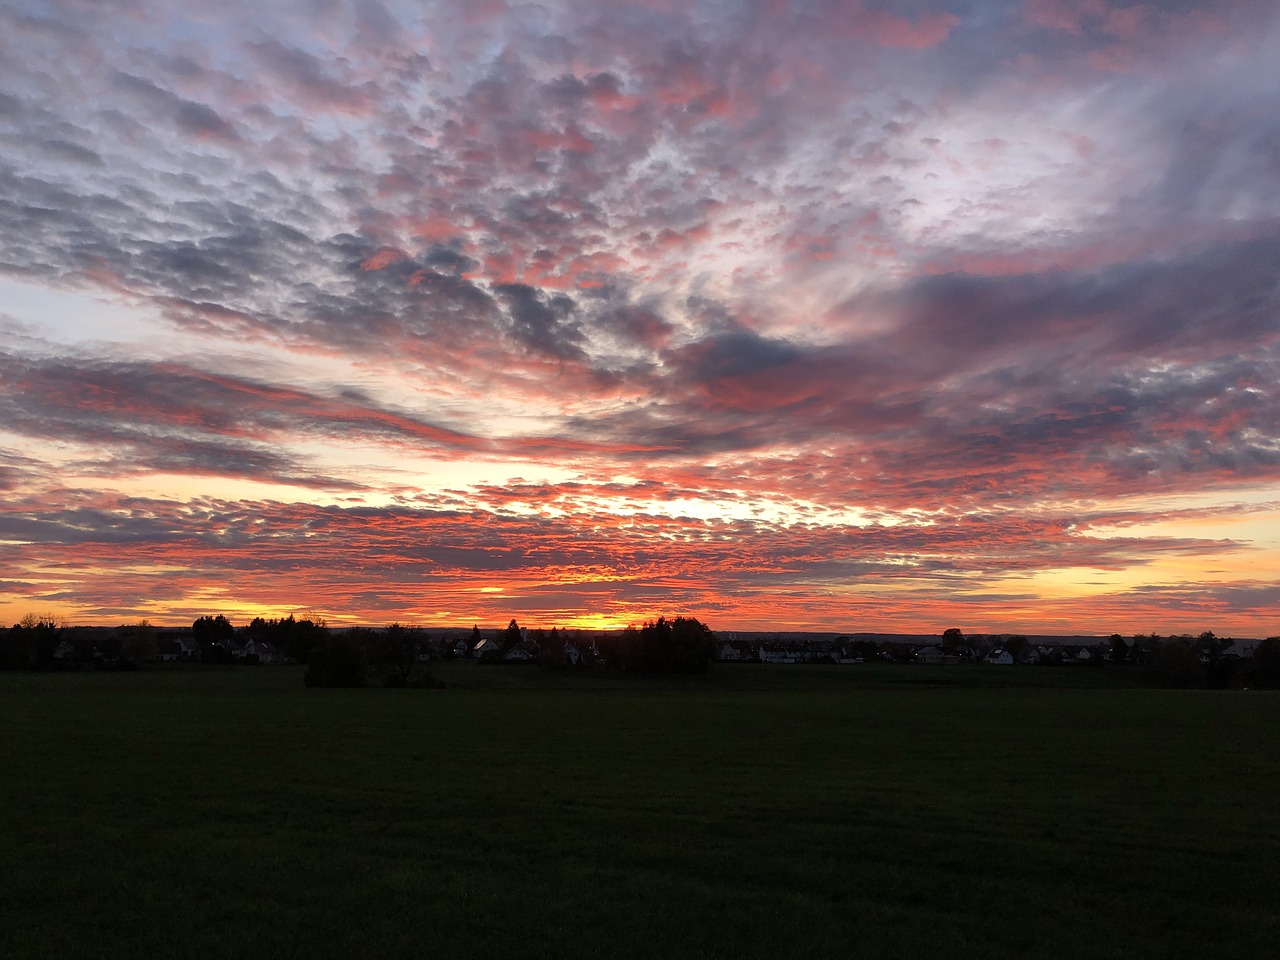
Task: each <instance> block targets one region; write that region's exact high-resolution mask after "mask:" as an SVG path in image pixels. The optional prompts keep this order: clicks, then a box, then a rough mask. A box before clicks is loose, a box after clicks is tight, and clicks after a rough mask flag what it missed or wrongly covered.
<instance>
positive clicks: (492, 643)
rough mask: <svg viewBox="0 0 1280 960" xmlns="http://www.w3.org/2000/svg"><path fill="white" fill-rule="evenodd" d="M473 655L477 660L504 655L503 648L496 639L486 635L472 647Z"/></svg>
mask: <svg viewBox="0 0 1280 960" xmlns="http://www.w3.org/2000/svg"><path fill="white" fill-rule="evenodd" d="M471 656H472V657H474V658H475V659H476V660H489V659H493V658H496V657H500V656H502V648H501V647H500V646H498V642H497V641H496V640H490V639H489V638H488V637H485V638H484V639H483V640H481V641H479V642H478V643H477V644H476V645H475V646H474V647H472V648H471Z"/></svg>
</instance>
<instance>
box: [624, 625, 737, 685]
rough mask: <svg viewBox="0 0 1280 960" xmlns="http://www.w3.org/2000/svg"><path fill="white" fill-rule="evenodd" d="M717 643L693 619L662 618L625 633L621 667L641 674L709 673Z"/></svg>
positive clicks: (711, 634) (706, 630)
mask: <svg viewBox="0 0 1280 960" xmlns="http://www.w3.org/2000/svg"><path fill="white" fill-rule="evenodd" d="M715 640H716V638H715V634H713V633H712V632H711V630H710V629H709V628H708V627H707V626H706V625H705V624H703V623H701V622H700V621H699V620H697V619H695V618H694V617H676V618H675V619H674V620H668V619H667V618H666V617H659V618H658V619H657V620H654V621H651V622H649V623H646V624H645V625H644V626H642V627H640V629H638V630H637V629H636V628H635V627H629V628H628V629H627V630H626V631H625V632H624V633H623V635H622V640H621V643H620V644H619V650H618V655H619V665H620V666H621V667H622V668H623V669H624V670H631V671H636V672H640V673H706V672H707V669H708V667H710V665H711V661H712V659H713V658H714V656H715Z"/></svg>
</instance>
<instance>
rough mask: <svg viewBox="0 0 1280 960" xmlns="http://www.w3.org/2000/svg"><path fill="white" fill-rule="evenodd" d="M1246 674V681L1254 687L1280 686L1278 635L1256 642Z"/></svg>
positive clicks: (1279, 645)
mask: <svg viewBox="0 0 1280 960" xmlns="http://www.w3.org/2000/svg"><path fill="white" fill-rule="evenodd" d="M1246 676H1247V678H1248V682H1249V683H1250V684H1251V685H1253V686H1255V687H1262V688H1264V689H1275V688H1276V687H1280V637H1268V638H1267V639H1266V640H1263V641H1262V642H1261V643H1260V644H1258V649H1257V650H1255V651H1254V652H1253V659H1252V660H1250V662H1249V667H1248V673H1247V675H1246Z"/></svg>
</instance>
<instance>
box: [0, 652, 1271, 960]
mask: <svg viewBox="0 0 1280 960" xmlns="http://www.w3.org/2000/svg"><path fill="white" fill-rule="evenodd" d="M912 669H913V668H900V669H898V670H896V671H895V670H892V669H888V670H883V671H876V670H872V671H869V672H858V671H857V669H856V668H855V669H853V670H840V669H837V668H818V669H809V670H806V669H804V668H791V667H784V668H772V669H770V668H763V671H764V672H761V670H762V668H759V667H738V668H728V667H726V668H722V669H720V670H718V671H716V675H715V676H713V677H712V678H711V679H710V680H709V681H708V682H705V683H695V682H684V681H676V680H672V681H642V682H639V683H634V682H619V681H615V680H604V681H582V680H578V679H574V678H566V677H559V676H547V675H545V674H541V673H539V672H538V671H536V670H535V671H522V670H515V671H511V670H505V669H503V668H497V669H494V670H486V668H482V667H475V666H473V665H470V664H463V665H455V666H453V667H451V669H450V670H449V671H448V676H447V679H449V680H450V682H451V683H452V686H450V687H449V688H447V689H444V690H356V691H328V690H308V689H306V688H304V687H303V684H302V678H301V673H300V671H299V670H298V669H296V668H261V669H257V670H253V669H239V670H214V669H210V670H202V669H191V670H173V671H153V672H148V673H139V674H132V675H129V674H125V675H105V674H103V675H19V674H5V675H0V817H2V818H3V820H2V822H3V827H2V828H0V956H3V957H85V956H101V957H113V958H114V957H143V956H145V957H183V956H193V957H194V956H199V957H236V958H240V957H256V956H263V957H324V956H334V957H337V956H353V955H370V956H406V957H408V956H413V957H418V956H443V957H555V958H567V957H686V956H690V957H694V956H706V957H762V958H764V957H768V958H777V957H851V956H866V957H940V956H941V957H952V956H954V957H1081V958H1083V957H1090V958H1094V957H1152V958H1155V957H1160V958H1165V957H1196V958H1201V957H1204V956H1222V957H1233V958H1244V957H1268V958H1270V957H1273V956H1275V955H1276V949H1277V943H1278V941H1280V923H1278V922H1277V894H1278V890H1277V881H1278V880H1280V852H1278V851H1280V820H1278V819H1277V812H1278V805H1277V800H1278V798H1280V750H1278V749H1277V748H1278V747H1280V698H1278V697H1277V696H1275V695H1270V694H1261V693H1239V692H1237V693H1188V692H1163V691H1151V690H1139V689H1132V688H1128V687H1125V686H1122V685H1120V686H1117V685H1114V684H1112V683H1111V682H1110V681H1109V680H1108V679H1107V678H1106V677H1102V676H1096V677H1094V678H1093V679H1089V678H1088V677H1087V676H1084V675H1083V674H1081V673H1073V672H1071V671H1065V672H1064V671H1035V670H1033V669H1029V670H1027V671H1022V672H1021V673H1020V675H1019V674H1018V673H1017V672H1015V671H1013V670H1007V671H1004V672H1003V673H1001V672H997V673H996V674H994V675H993V674H992V673H991V672H990V671H987V672H983V673H972V674H971V679H970V683H971V684H978V683H997V682H998V683H999V684H1001V685H1002V686H999V687H991V688H981V687H977V686H961V687H954V688H949V687H948V686H947V684H954V683H958V682H959V681H958V680H956V679H955V678H957V677H960V676H961V674H957V673H942V672H938V671H934V672H932V674H933V676H934V680H932V681H930V680H929V677H930V673H931V672H930V671H928V670H927V669H925V668H914V669H915V670H916V672H915V673H911V672H910V671H911V670H912ZM947 669H948V668H940V671H946V670H947ZM991 669H992V670H995V669H996V668H991ZM992 676H997V677H999V678H1000V679H999V680H998V681H997V680H990V679H989V678H991V677H992ZM1045 677H1049V678H1050V679H1045ZM1055 677H1056V679H1055ZM1082 677H1083V679H1082ZM1024 683H1026V684H1037V685H1039V686H1031V687H1024V686H1021V684H1024ZM1068 685H1069V686H1099V687H1100V688H1098V689H1066V688H1065V687H1066V686H1068Z"/></svg>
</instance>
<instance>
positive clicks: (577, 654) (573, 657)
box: [561, 640, 582, 667]
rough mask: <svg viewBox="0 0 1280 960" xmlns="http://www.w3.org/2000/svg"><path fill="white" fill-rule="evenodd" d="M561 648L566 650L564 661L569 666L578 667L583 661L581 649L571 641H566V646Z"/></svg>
mask: <svg viewBox="0 0 1280 960" xmlns="http://www.w3.org/2000/svg"><path fill="white" fill-rule="evenodd" d="M561 649H562V650H563V651H564V662H565V663H567V664H568V665H569V666H571V667H576V666H577V665H578V664H580V663H582V653H581V651H579V650H578V648H577V647H575V646H574V645H573V644H572V643H571V642H569V641H568V640H566V641H565V642H564V647H562V648H561Z"/></svg>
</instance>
